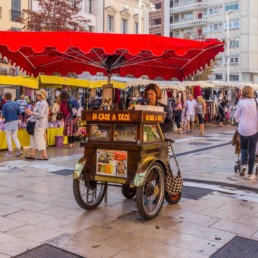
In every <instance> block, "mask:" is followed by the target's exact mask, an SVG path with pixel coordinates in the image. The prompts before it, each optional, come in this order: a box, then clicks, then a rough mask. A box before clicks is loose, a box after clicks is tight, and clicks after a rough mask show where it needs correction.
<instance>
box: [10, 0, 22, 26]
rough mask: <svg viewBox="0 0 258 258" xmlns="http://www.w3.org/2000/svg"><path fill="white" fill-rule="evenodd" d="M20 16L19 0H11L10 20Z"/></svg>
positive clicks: (15, 19)
mask: <svg viewBox="0 0 258 258" xmlns="http://www.w3.org/2000/svg"><path fill="white" fill-rule="evenodd" d="M20 17H21V0H12V9H11V21H17V20H18V19H19V18H20Z"/></svg>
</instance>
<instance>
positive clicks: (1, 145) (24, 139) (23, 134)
mask: <svg viewBox="0 0 258 258" xmlns="http://www.w3.org/2000/svg"><path fill="white" fill-rule="evenodd" d="M63 130H64V128H49V129H47V144H48V145H49V146H52V145H55V136H62V135H63ZM18 139H19V141H20V144H21V147H29V146H30V136H29V135H28V133H27V131H26V130H25V129H22V130H19V131H18ZM64 144H67V136H64ZM13 147H15V145H14V143H13ZM4 149H7V144H6V134H5V132H3V131H0V150H4Z"/></svg>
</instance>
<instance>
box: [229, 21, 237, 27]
mask: <svg viewBox="0 0 258 258" xmlns="http://www.w3.org/2000/svg"><path fill="white" fill-rule="evenodd" d="M238 28H239V20H231V21H230V22H229V29H238Z"/></svg>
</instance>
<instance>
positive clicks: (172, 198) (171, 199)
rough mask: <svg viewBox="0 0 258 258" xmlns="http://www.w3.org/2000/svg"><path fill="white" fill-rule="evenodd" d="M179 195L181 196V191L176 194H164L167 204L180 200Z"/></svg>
mask: <svg viewBox="0 0 258 258" xmlns="http://www.w3.org/2000/svg"><path fill="white" fill-rule="evenodd" d="M181 197H182V193H178V194H169V193H166V194H165V199H166V201H167V202H168V203H169V204H177V203H178V202H179V201H180V199H181Z"/></svg>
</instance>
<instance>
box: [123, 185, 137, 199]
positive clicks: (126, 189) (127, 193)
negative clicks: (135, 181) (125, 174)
mask: <svg viewBox="0 0 258 258" xmlns="http://www.w3.org/2000/svg"><path fill="white" fill-rule="evenodd" d="M122 194H123V196H124V197H125V198H127V199H132V198H133V197H134V196H135V195H136V188H135V187H130V186H129V185H122Z"/></svg>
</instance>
